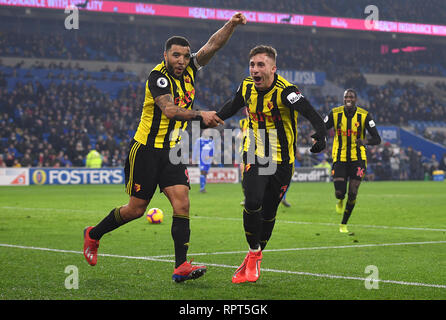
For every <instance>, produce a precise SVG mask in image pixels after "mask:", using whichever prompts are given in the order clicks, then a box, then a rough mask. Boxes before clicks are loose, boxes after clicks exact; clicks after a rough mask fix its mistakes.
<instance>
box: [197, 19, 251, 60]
mask: <svg viewBox="0 0 446 320" xmlns="http://www.w3.org/2000/svg"><path fill="white" fill-rule="evenodd" d="M239 24H246V17H245V16H244V15H243V14H242V13H240V12H237V13H236V14H234V15H233V16H232V18H231V19H230V20H229V21H228V22H226V23H225V25H224V26H223V27H221V28H220V29H219V30H217V32H215V33H214V34H213V35H212V36H211V37H210V38H209V40H208V42H206V44H205V45H204V46H203V47H202V48H201V49H200V50H198V52H197V62H198V64H199V65H200V66H205V65H207V64H208V63H209V61H210V60H211V59H212V57H213V56H214V54H215V53H216V52H217V51H218V50H220V49H221V48H222V47H223V46H224V45H225V44H226V42H227V41H228V40H229V38H230V37H231V35H232V33H233V32H234V30H235V28H236V27H237V26H238V25H239Z"/></svg>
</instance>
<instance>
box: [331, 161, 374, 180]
mask: <svg viewBox="0 0 446 320" xmlns="http://www.w3.org/2000/svg"><path fill="white" fill-rule="evenodd" d="M366 170H367V165H366V163H365V161H364V160H358V161H351V162H341V161H336V162H334V163H333V167H332V171H331V175H332V176H333V179H335V178H344V179H345V180H346V181H347V179H350V180H362V178H363V177H364V175H365V172H366Z"/></svg>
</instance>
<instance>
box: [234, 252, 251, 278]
mask: <svg viewBox="0 0 446 320" xmlns="http://www.w3.org/2000/svg"><path fill="white" fill-rule="evenodd" d="M248 256H249V253H248V254H247V255H246V257H245V259H244V260H243V263H242V264H241V265H240V267H238V268H237V270H235V272H234V275H233V276H232V283H242V282H246V281H247V280H246V264H247V263H248Z"/></svg>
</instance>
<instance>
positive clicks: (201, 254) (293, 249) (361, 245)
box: [151, 241, 446, 258]
mask: <svg viewBox="0 0 446 320" xmlns="http://www.w3.org/2000/svg"><path fill="white" fill-rule="evenodd" d="M437 243H446V241H423V242H396V243H376V244H373V243H371V244H356V245H355V244H354V245H347V246H326V247H303V248H284V249H265V250H263V252H284V251H304V250H325V249H351V248H370V247H388V246H408V245H422V244H437ZM237 253H246V250H245V251H220V252H200V253H188V255H189V256H206V255H220V254H237ZM174 256H175V255H172V254H171V255H158V256H151V258H167V257H174Z"/></svg>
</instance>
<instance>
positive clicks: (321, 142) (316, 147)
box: [310, 133, 327, 153]
mask: <svg viewBox="0 0 446 320" xmlns="http://www.w3.org/2000/svg"><path fill="white" fill-rule="evenodd" d="M311 137H312V138H313V139H314V140H316V142H315V144H313V146H312V147H311V149H310V152H312V153H319V152H321V151H323V150H324V149H325V147H326V146H327V137H320V136H319V135H318V134H317V133H315V134H313V135H312V136H311Z"/></svg>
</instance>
